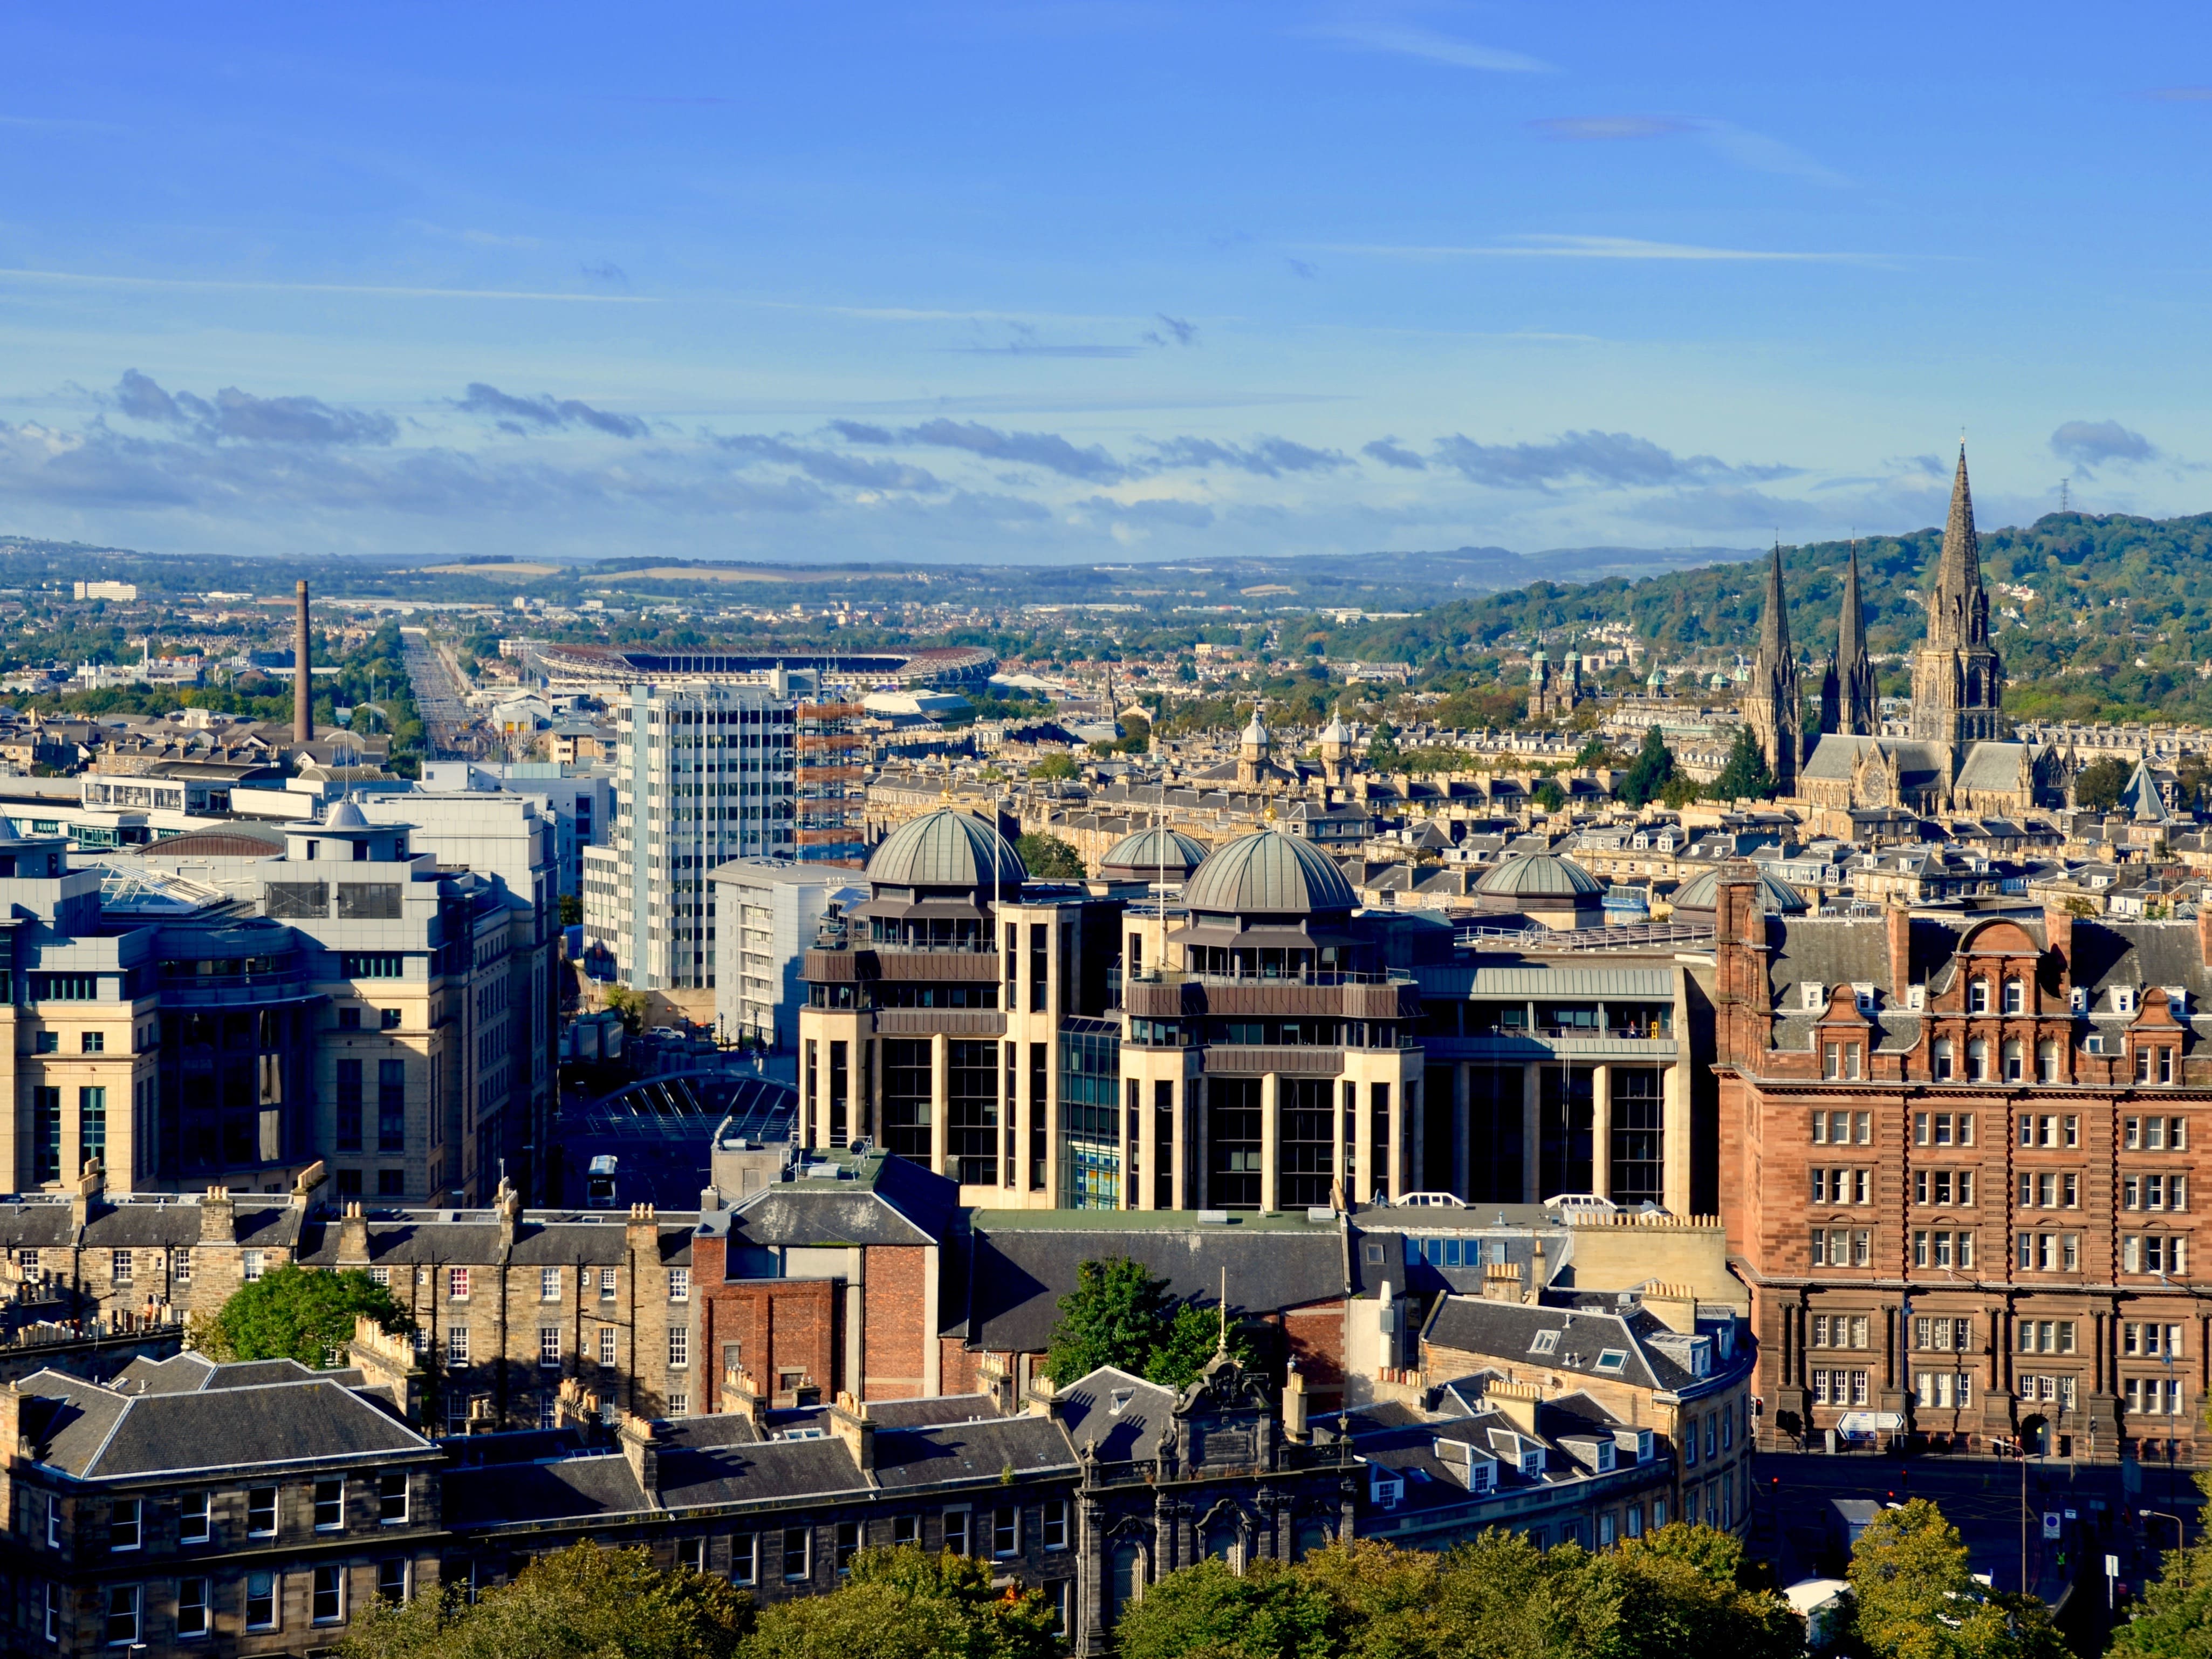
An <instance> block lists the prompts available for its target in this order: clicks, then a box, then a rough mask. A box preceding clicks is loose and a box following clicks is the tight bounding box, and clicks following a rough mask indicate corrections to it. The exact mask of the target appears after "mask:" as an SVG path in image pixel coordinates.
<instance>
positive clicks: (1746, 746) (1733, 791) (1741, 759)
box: [1706, 726, 1774, 801]
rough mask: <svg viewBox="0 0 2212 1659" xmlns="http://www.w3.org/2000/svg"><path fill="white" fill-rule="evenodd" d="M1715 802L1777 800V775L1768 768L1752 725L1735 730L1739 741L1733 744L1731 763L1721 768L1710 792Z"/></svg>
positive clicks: (1730, 748) (1730, 755)
mask: <svg viewBox="0 0 2212 1659" xmlns="http://www.w3.org/2000/svg"><path fill="white" fill-rule="evenodd" d="M1706 793H1708V794H1710V795H1711V797H1712V798H1713V799H1715V800H1723V801H1727V800H1771V799H1773V797H1774V775H1773V774H1772V773H1771V772H1770V771H1768V770H1767V769H1766V755H1765V751H1764V750H1761V749H1760V748H1759V739H1758V738H1754V737H1753V736H1752V734H1751V728H1750V727H1749V726H1737V727H1736V729H1735V743H1734V744H1730V745H1729V757H1728V763H1727V764H1726V765H1724V766H1723V767H1722V768H1721V775H1720V776H1718V777H1717V778H1715V779H1714V780H1713V782H1712V787H1711V788H1710V789H1709V790H1707V791H1706Z"/></svg>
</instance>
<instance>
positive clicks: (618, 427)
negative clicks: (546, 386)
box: [453, 380, 651, 438]
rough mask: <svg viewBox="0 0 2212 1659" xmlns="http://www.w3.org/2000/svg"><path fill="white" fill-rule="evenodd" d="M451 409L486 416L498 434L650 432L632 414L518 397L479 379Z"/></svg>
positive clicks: (637, 434)
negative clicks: (569, 430)
mask: <svg viewBox="0 0 2212 1659" xmlns="http://www.w3.org/2000/svg"><path fill="white" fill-rule="evenodd" d="M453 407H454V408H456V409H459V410H464V411H465V412H466V413H468V414H471V415H488V416H491V417H492V420H493V422H494V423H495V424H496V425H497V426H498V427H499V428H500V430H501V431H502V432H513V433H516V434H518V435H520V434H526V433H530V432H552V431H557V430H559V429H560V428H563V427H587V428H590V429H591V430H592V431H594V432H604V433H605V434H606V435H608V436H609V437H611V438H642V437H644V436H645V435H646V434H647V432H648V431H649V430H651V428H648V427H647V425H646V423H645V422H643V421H641V420H640V419H639V418H638V417H637V416H635V415H619V414H617V413H616V412H615V411H614V410H607V409H595V408H593V407H592V405H591V404H587V403H584V402H581V401H580V400H579V399H577V398H554V397H552V396H550V394H541V395H540V396H538V397H535V398H518V397H516V396H514V395H513V393H511V392H501V390H500V389H499V388H498V387H497V386H487V385H485V384H484V383H483V381H482V380H472V381H471V382H470V383H469V389H468V392H467V395H466V396H465V397H462V398H456V399H455V400H454V403H453Z"/></svg>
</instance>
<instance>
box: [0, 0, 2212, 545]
mask: <svg viewBox="0 0 2212 1659" xmlns="http://www.w3.org/2000/svg"><path fill="white" fill-rule="evenodd" d="M2208 136H2212V17H2208V15H2207V13H2206V12H2205V10H2204V9H2203V8H2184V7H2180V6H2160V5H2140V6H2135V7H2131V8H2114V9H2106V10H2102V11H2100V12H2098V13H2096V14H2095V15H2086V14H2084V13H2082V12H2081V9H2079V8H2075V7H2066V8H2060V7H2057V6H2038V5H2022V4H2017V3H2015V4H2008V5H1995V4H1984V5H1959V6H1949V7H1930V6H1928V5H1925V4H1916V5H1911V6H1905V5H1874V6H1861V7H1857V8H1852V9H1849V10H1848V12H1845V11H1844V10H1841V9H1832V8H1825V9H1824V8H1808V7H1775V6H1772V5H1771V4H1770V5H1759V6H1748V5H1743V6H1738V5H1726V4H1707V5H1700V6H1695V7H1691V6H1680V5H1675V6H1653V5H1650V4H1649V3H1644V4H1626V3H1620V4H1615V3H1558V0H1554V3H1552V4H1549V5H1534V4H1509V3H1497V4H1464V5H1448V4H1425V5H1424V4H1408V5H1389V6H1386V5H1371V6H1370V5H1343V6H1335V5H1326V4H1310V5H1309V4H1304V3H1299V0H1284V3H1278V4H1273V5H1251V6H1245V5H1237V4H1230V3H1216V4H1210V5H1200V6H1193V5H1181V6H1171V5H1157V6H1156V5H1146V4H1124V3H1113V0H1097V3H1086V0H1069V3H1058V4H1053V3H1040V4H1025V5H1007V6H999V5H992V4H983V3H977V4H969V5H954V6H948V5H936V4H929V3H911V4H907V5H902V6H890V5H876V4H869V5H828V4H817V5H812V6H791V5H776V6H756V5H729V4H725V5H720V6H714V7H706V6H696V7H689V6H666V5H641V4H635V3H634V4H631V5H628V6H624V7H620V8H611V7H606V6H604V5H601V6H592V7H582V6H563V5H538V6H533V7H530V8H520V7H506V6H495V5H476V6H464V7H455V6H451V5H445V6H435V7H433V6H411V5H395V4H383V5H380V6H377V7H374V8H356V9H343V10H341V9H336V8H317V7H305V8H302V7H292V6H286V7H277V6H273V5H271V6H247V5H217V6H215V7H212V8H200V9H191V8H186V9H179V8H175V7H173V6H161V7H156V6H152V5H142V4H122V5H118V6H111V7H106V8H84V7H41V8H33V7H16V8H12V9H9V10H7V11H6V12H4V13H0V163H4V164H0V532H9V531H15V532H31V533H34V534H42V535H49V536H61V537H76V538H85V539H89V540H98V541H106V542H115V543H120V544H128V545H134V546H139V547H144V548H148V549H152V550H244V551H249V552H259V553H268V554H272V555H280V554H283V553H285V552H288V551H291V550H301V549H313V550H326V551H339V552H343V551H348V550H359V551H372V552H379V553H395V554H407V555H411V554H415V553H418V552H419V553H425V554H433V553H435V554H439V555H451V554H454V553H468V552H495V553H507V554H511V555H514V556H529V555H531V554H532V553H546V554H557V555H564V556H578V555H599V554H632V553H656V554H668V553H681V554H684V555H687V556H703V557H731V558H757V559H790V558H801V559H842V558H925V559H935V560H975V561H1006V560H1022V561H1030V560H1066V561H1081V560H1091V559H1105V558H1112V559H1115V560H1120V559H1125V558H1127V557H1130V556H1138V557H1150V556H1178V557H1187V556H1193V555H1196V554H1206V553H1214V554H1220V553H1273V552H1280V553H1298V552H1319V551H1335V552H1343V551H1353V552H1357V551H1370V550H1371V551H1386V550H1394V549H1395V550H1403V549H1412V548H1435V547H1452V546H1458V545H1462V544H1487V543H1494V544H1504V545H1507V546H1512V547H1516V548H1519V549H1522V550H1534V549H1540V548H1543V547H1548V546H1563V545H1581V544H1593V543H1614V544H1632V545H1642V546H1662V545H1666V546H1680V545H1688V544H1696V545H1708V544H1710V545H1731V546H1750V545H1755V544H1759V543H1762V542H1764V541H1765V539H1766V538H1768V537H1770V536H1771V535H1773V534H1775V533H1777V532H1778V533H1779V534H1780V535H1781V536H1782V537H1783V538H1784V539H1805V538H1812V537H1814V536H1821V535H1833V534H1843V533H1847V532H1850V531H1851V530H1852V529H1854V528H1856V529H1857V530H1859V531H1861V532H1878V531H1895V530H1903V529H1908V528H1911V527H1915V526H1921V525H1924V524H1928V523H1930V522H1936V521H1939V520H1940V517H1941V508H1942V495H1943V492H1944V488H1945V485H1946V483H1947V482H1948V452H1949V451H1950V449H1951V447H1952V446H1954V444H1955V443H1956V441H1957V438H1958V435H1959V434H1960V430H1961V429H1964V430H1965V431H1966V433H1967V435H1968V439H1969V445H1970V453H1971V455H1972V465H1973V468H1974V476H1975V483H1976V495H1977V499H1978V504H1979V506H1980V509H1981V517H1982V520H1983V522H1984V526H1989V525H1994V524H2000V523H2007V522H2016V521H2021V520H2025V519H2027V518H2030V517H2033V515H2035V514H2036V513H2041V512H2044V511H2047V510H2050V509H2051V508H2052V507H2055V506H2056V505H2057V489H2058V483H2059V480H2060V479H2061V478H2062V477H2070V478H2071V479H2072V480H2073V484H2072V488H2073V490H2074V494H2075V501H2077V502H2078V503H2079V504H2081V505H2082V506H2085V507H2087V508H2089V509H2090V510H2093V511H2135V512H2148V513H2181V512H2192V511H2196V510H2198V509H2199V508H2201V507H2207V506H2208V505H2212V495H2209V494H2208V488H2207V480H2206V478H2205V477H2204V475H2203V467H2204V466H2205V465H2206V464H2207V463H2208V462H2212V413H2208V410H2207V406H2206V403H2205V400H2204V399H2203V397H2202V395H2201V391H2200V389H2201V388H2202V386H2203V385H2204V384H2205V383H2206V381H2207V379H2208V374H2207V371H2208V369H2212V362H2208V358H2212V335H2209V334H2208V331H2207V329H2206V328H2205V327H2204V313H2205V299H2204V295H2206V293H2207V291H2208V281H2207V278H2208V275H2212V216H2208V215H2207V213H2206V212H2205V206H2206V202H2205V197H2206V194H2207V191H2208V187H2209V186H2208V183H2207V180H2208V177H2212V172H2208V169H2207V168H2206V167H2205V165H2204V164H2205V160H2206V155H2207V139H2208Z"/></svg>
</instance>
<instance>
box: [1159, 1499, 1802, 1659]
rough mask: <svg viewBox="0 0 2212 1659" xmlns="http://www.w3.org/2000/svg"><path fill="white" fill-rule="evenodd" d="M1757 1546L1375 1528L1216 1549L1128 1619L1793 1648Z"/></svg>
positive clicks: (1272, 1642)
mask: <svg viewBox="0 0 2212 1659" xmlns="http://www.w3.org/2000/svg"><path fill="white" fill-rule="evenodd" d="M1741 1568H1742V1551H1741V1547H1740V1546H1739V1545H1738V1544H1737V1543H1736V1541H1735V1539H1733V1538H1731V1537H1729V1535H1728V1534H1723V1533H1717V1532H1714V1531H1712V1530H1711V1528H1705V1527H1690V1526H1683V1525H1680V1524H1679V1523H1678V1524H1676V1525H1674V1526H1671V1527H1667V1528H1662V1529H1661V1530H1660V1531H1658V1532H1656V1533H1654V1534H1651V1536H1650V1537H1649V1538H1647V1539H1642V1540H1630V1541H1627V1542H1626V1543H1625V1544H1624V1545H1623V1546H1622V1547H1620V1548H1619V1549H1617V1550H1609V1551H1607V1552H1605V1553H1591V1552H1589V1551H1588V1550H1585V1549H1583V1548H1581V1547H1579V1546H1577V1545H1573V1544H1562V1545H1559V1546H1558V1547H1555V1548H1553V1549H1549V1550H1543V1549H1539V1548H1537V1547H1536V1546H1534V1544H1532V1543H1530V1542H1529V1541H1528V1539H1527V1538H1526V1537H1525V1536H1522V1535H1520V1534H1512V1533H1506V1532H1499V1531H1492V1532H1487V1533H1485V1534H1483V1535H1482V1536H1481V1537H1480V1538H1478V1539H1476V1540H1475V1541H1474V1542H1473V1543H1470V1544H1462V1545H1459V1546H1457V1547H1455V1548H1453V1549H1451V1550H1449V1551H1447V1552H1445V1553H1442V1554H1437V1553H1431V1552H1428V1551H1423V1550H1407V1549H1400V1548H1398V1547H1395V1546H1394V1545H1390V1544H1387V1543H1383V1542H1380V1541H1373V1540H1363V1541H1358V1542H1355V1543H1352V1544H1348V1545H1346V1544H1333V1545H1330V1546H1329V1547H1327V1548H1325V1549H1322V1550H1317V1551H1316V1552H1314V1553H1312V1554H1310V1555H1309V1556H1307V1557H1306V1559H1304V1560H1303V1561H1301V1562H1299V1563H1297V1565H1294V1566H1293V1565H1284V1564H1281V1563H1279V1562H1273V1561H1258V1562H1254V1563H1252V1564H1251V1565H1249V1566H1248V1567H1247V1569H1246V1570H1245V1571H1244V1572H1243V1574H1241V1575H1240V1574H1237V1573H1236V1572H1233V1571H1231V1570H1230V1568H1229V1566H1228V1565H1227V1564H1226V1563H1225V1562H1221V1561H1218V1560H1208V1561H1203V1562H1200V1563H1199V1564H1197V1565H1194V1566H1191V1567H1188V1568H1185V1569H1184V1570H1183V1571H1181V1572H1176V1573H1171V1574H1170V1575H1169V1576H1168V1577H1165V1578H1164V1579H1162V1580H1161V1581H1160V1582H1159V1583H1158V1584H1155V1585H1153V1586H1152V1588H1151V1589H1149V1590H1148V1591H1147V1592H1146V1595H1145V1597H1144V1599H1143V1600H1142V1601H1139V1602H1138V1603H1137V1605H1136V1606H1135V1607H1132V1608H1131V1609H1130V1610H1129V1611H1128V1612H1127V1613H1125V1614H1124V1615H1123V1617H1122V1619H1121V1623H1120V1624H1119V1625H1118V1626H1117V1627H1116V1628H1115V1647H1116V1650H1118V1652H1119V1654H1120V1655H1121V1659H1340V1656H1341V1659H1462V1656H1468V1655H1478V1656H1481V1659H1717V1656H1721V1655H1726V1656H1728V1659H1788V1656H1794V1655H1796V1653H1798V1652H1799V1651H1800V1650H1802V1646H1803V1641H1804V1636H1803V1630H1802V1626H1799V1624H1798V1623H1797V1621H1796V1617H1795V1615H1794V1614H1792V1613H1790V1610H1789V1608H1788V1607H1787V1606H1786V1605H1785V1604H1784V1602H1782V1601H1780V1600H1779V1599H1778V1598H1777V1597H1775V1596H1773V1595H1769V1594H1767V1593H1765V1592H1763V1591H1753V1590H1747V1589H1744V1588H1743V1587H1742V1586H1741V1583H1739V1582H1738V1575H1739V1573H1740V1572H1741Z"/></svg>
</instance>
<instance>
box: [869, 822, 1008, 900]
mask: <svg viewBox="0 0 2212 1659" xmlns="http://www.w3.org/2000/svg"><path fill="white" fill-rule="evenodd" d="M994 859H996V860H997V865H998V884H999V886H1000V888H1001V890H1007V891H1012V890H1018V889H1019V888H1020V886H1021V884H1023V883H1024V882H1025V881H1027V880H1028V879H1029V877H1030V872H1028V870H1027V869H1025V868H1024V867H1023V865H1022V858H1021V854H1018V853H1017V852H1015V851H1014V848H1013V843H1012V842H1009V841H1008V840H1007V839H1006V837H1005V836H1002V835H1000V833H999V832H998V831H997V830H996V829H994V828H993V827H992V826H991V825H989V824H987V823H984V822H983V820H982V819H981V818H979V817H970V816H969V814H968V813H966V812H956V811H953V810H952V809H951V807H949V806H940V807H939V808H938V809H937V811H934V812H928V813H925V814H923V815H922V816H921V817H918V818H910V819H908V821H907V822H906V823H902V824H901V825H899V827H898V828H897V829H894V830H892V831H891V832H890V835H888V836H884V841H883V845H881V846H880V847H878V848H876V850H875V853H874V854H873V855H872V857H871V858H870V859H869V860H868V879H869V880H870V881H872V882H881V883H883V884H885V885H886V886H890V887H971V888H986V887H988V886H990V885H991V870H992V861H993V860H994Z"/></svg>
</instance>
